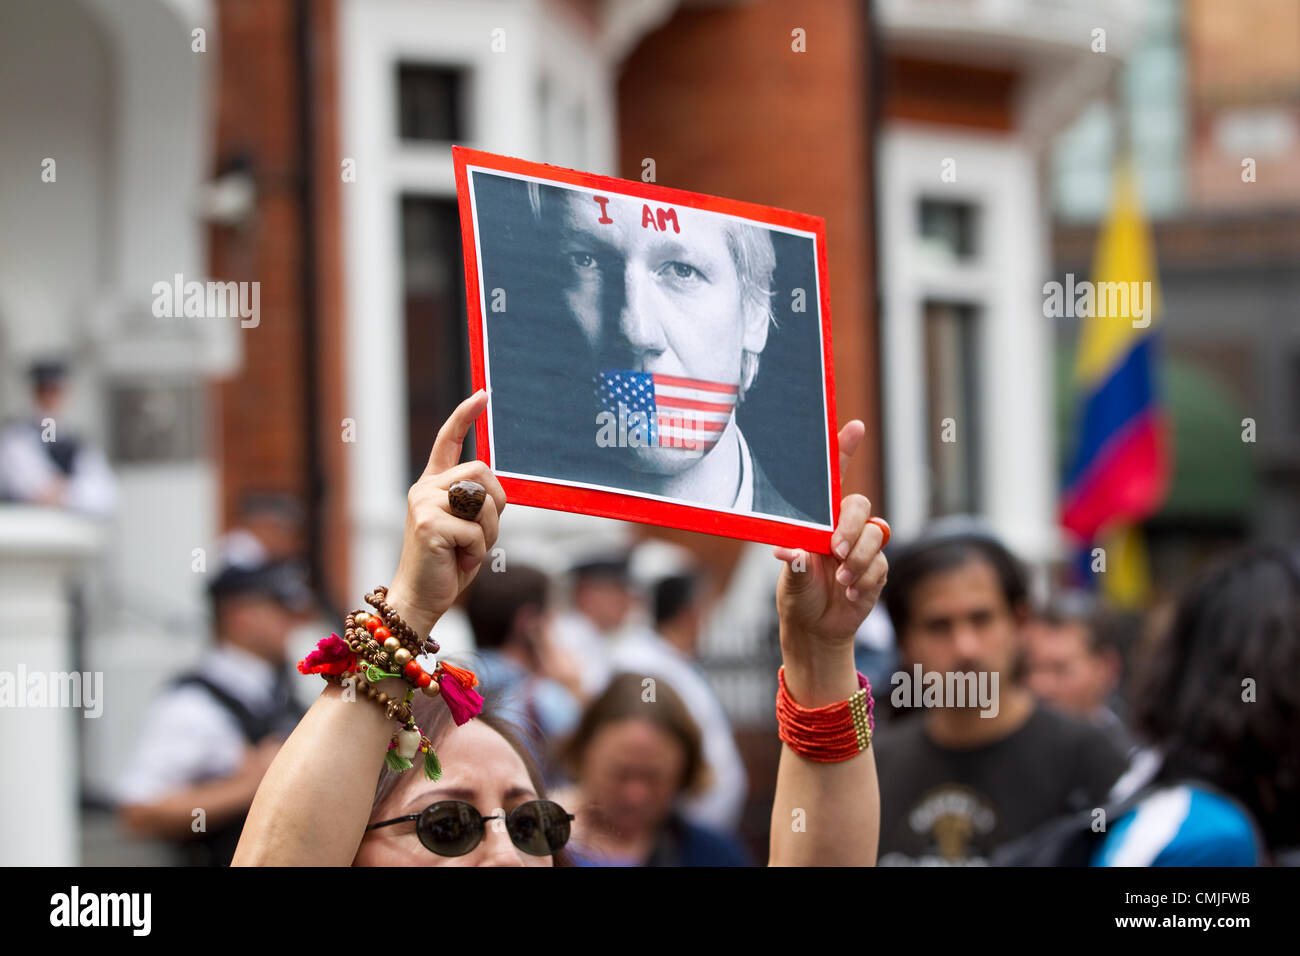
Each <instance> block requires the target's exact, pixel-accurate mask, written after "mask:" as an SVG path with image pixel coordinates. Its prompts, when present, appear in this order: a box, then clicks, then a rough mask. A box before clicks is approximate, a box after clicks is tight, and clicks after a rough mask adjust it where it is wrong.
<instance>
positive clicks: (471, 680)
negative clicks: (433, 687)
mask: <svg viewBox="0 0 1300 956" xmlns="http://www.w3.org/2000/svg"><path fill="white" fill-rule="evenodd" d="M438 675H439V676H438V685H439V687H440V688H441V689H442V693H441V695H440V696H441V697H442V699H443V700H444V701H446V702H447V709H448V710H450V711H451V719H452V720H454V721H456V726H458V727H459V726H460V725H461V724H464V723H467V722H468V721H471V720H473V719H474V718H475V717H477V716H478V715H479V714H480V713H482V711H483V696H482V695H481V694H480V693H479V692H478V691H476V690H475V689H474V685H475V684H477V683H478V676H477V675H476V674H475V673H474V672H473V671H469V670H465V669H464V668H463V667H453V666H452V665H450V664H448V663H446V662H445V661H439V662H438Z"/></svg>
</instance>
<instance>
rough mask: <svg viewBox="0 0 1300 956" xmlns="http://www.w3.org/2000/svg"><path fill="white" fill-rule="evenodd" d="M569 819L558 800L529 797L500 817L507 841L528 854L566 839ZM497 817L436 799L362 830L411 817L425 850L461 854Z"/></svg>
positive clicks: (480, 839) (538, 853) (558, 845)
mask: <svg viewBox="0 0 1300 956" xmlns="http://www.w3.org/2000/svg"><path fill="white" fill-rule="evenodd" d="M573 818H574V817H573V814H572V813H567V812H565V810H564V808H563V807H561V806H560V805H559V804H558V803H554V802H552V801H550V800H529V801H528V802H527V803H521V804H519V806H517V807H515V808H514V809H513V810H511V811H510V812H509V813H507V814H506V815H505V818H504V819H505V822H506V832H507V833H509V834H510V842H511V843H513V844H514V845H515V846H517V847H518V848H519V849H520V850H522V851H523V852H525V853H527V854H529V855H530V856H550V855H551V854H553V853H555V852H556V851H557V850H559V849H560V848H561V847H563V846H564V844H566V843H568V842H569V821H570V820H572V819H573ZM500 819H502V817H501V816H500V815H496V816H490V817H485V816H483V814H481V813H479V812H478V810H477V808H475V807H474V805H473V804H470V803H466V802H465V801H463V800H440V801H438V802H437V803H435V804H432V805H430V806H427V807H425V808H424V809H423V810H421V811H420V812H419V813H408V814H407V815H406V816H404V817H394V818H393V819H392V820H384V821H383V822H381V823H372V824H370V826H368V827H366V829H367V830H374V829H376V828H378V827H390V826H392V825H393V824H395V823H406V822H407V821H409V820H414V821H415V832H416V834H417V835H418V836H419V838H420V842H421V843H422V844H424V848H425V849H426V850H429V851H431V852H433V853H436V854H438V855H439V856H464V855H465V854H466V853H469V852H470V851H472V850H473V849H474V848H475V847H476V846H478V845H479V844H480V843H482V842H483V837H484V835H486V833H487V827H486V824H487V821H488V820H500Z"/></svg>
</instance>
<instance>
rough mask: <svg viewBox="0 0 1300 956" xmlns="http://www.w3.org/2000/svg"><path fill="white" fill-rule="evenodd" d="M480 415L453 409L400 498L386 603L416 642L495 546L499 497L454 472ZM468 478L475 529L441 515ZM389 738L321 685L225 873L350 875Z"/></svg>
mask: <svg viewBox="0 0 1300 956" xmlns="http://www.w3.org/2000/svg"><path fill="white" fill-rule="evenodd" d="M486 407H487V393H486V392H483V391H480V392H476V393H475V394H474V395H472V396H470V397H469V398H467V399H466V400H465V401H463V402H461V404H460V405H459V406H458V407H457V409H456V410H455V411H454V412H453V413H452V415H451V417H450V418H448V419H447V422H446V423H445V424H444V425H443V426H442V430H441V431H439V432H438V439H437V441H435V442H434V446H433V450H432V452H431V453H430V455H429V462H428V465H427V466H426V467H425V470H424V473H423V474H422V475H421V476H420V478H419V480H418V481H416V483H415V484H414V485H412V486H411V490H410V493H409V494H408V495H407V510H406V531H405V536H404V538H403V542H402V556H401V560H400V561H399V563H398V569H397V574H396V576H395V577H394V579H393V583H392V586H391V587H390V588H389V590H388V596H387V602H388V604H389V606H391V607H392V608H393V610H394V611H396V612H397V613H398V615H399V616H401V617H402V619H403V620H405V621H406V623H407V624H409V625H410V626H411V627H412V628H413V629H414V630H415V631H416V633H417V634H421V635H425V634H428V633H429V631H430V630H432V628H433V625H434V623H436V622H437V620H438V618H439V617H440V616H441V615H442V613H443V612H444V611H446V609H447V608H448V607H450V606H451V604H452V602H453V601H455V600H456V596H457V595H458V594H460V592H461V591H462V590H464V588H465V587H466V586H467V585H468V584H469V583H470V581H472V580H473V579H474V576H475V575H476V574H477V573H478V569H479V567H480V565H481V564H482V562H483V559H484V557H485V556H486V555H487V553H488V551H489V549H490V548H491V547H492V545H493V544H494V543H495V542H496V537H497V521H498V517H499V515H500V513H501V510H502V509H503V508H504V507H505V504H506V498H505V492H504V491H502V489H501V484H500V482H498V481H497V479H496V476H495V475H493V474H492V472H491V470H490V469H489V468H488V467H487V466H486V465H484V464H483V463H482V462H478V461H472V462H466V463H465V464H463V465H461V464H458V462H459V461H460V454H461V446H462V444H463V443H464V440H465V436H466V435H467V434H468V433H469V429H470V427H471V426H472V425H473V424H474V420H475V419H476V418H478V416H479V415H481V414H482V413H483V410H484V409H485V408H486ZM467 478H468V479H472V480H474V481H477V482H478V483H479V484H481V485H483V487H484V488H486V489H487V492H488V495H487V498H486V499H485V500H484V502H483V508H482V511H481V512H480V514H479V516H478V519H477V520H476V521H466V520H464V519H462V518H458V517H456V516H454V515H453V514H452V513H451V511H450V510H449V505H448V500H447V489H448V488H450V487H451V485H452V484H454V483H455V482H457V481H460V480H462V479H467ZM385 684H391V685H392V687H391V688H388V687H386V686H385V687H383V689H384V690H385V692H386V693H389V694H397V695H399V696H400V695H401V694H402V693H405V690H406V687H407V685H406V683H405V682H404V681H402V680H401V679H400V678H390V679H389V681H387V682H385ZM393 729H394V724H393V722H392V721H390V720H389V719H388V718H387V717H385V716H384V711H383V709H382V708H380V707H377V706H375V704H374V703H373V702H371V701H369V700H367V699H366V698H365V697H364V696H362V695H356V698H355V700H353V699H349V698H347V697H345V696H344V693H343V690H342V689H341V688H339V687H337V686H334V685H327V686H326V688H325V690H324V691H323V692H322V693H321V695H320V697H318V698H317V699H316V702H315V703H314V704H312V706H311V709H310V710H308V711H307V714H306V716H305V717H303V719H302V721H301V722H299V724H298V726H297V727H296V728H295V729H294V732H293V733H292V734H291V735H290V737H289V739H288V740H287V741H286V742H285V744H284V746H283V747H282V748H280V752H279V754H278V755H277V756H276V758H275V760H274V761H273V762H272V763H271V766H270V768H269V769H268V770H267V772H266V776H265V777H263V778H262V784H261V786H260V787H258V790H257V796H256V797H255V798H254V799H253V805H252V808H251V809H250V810H249V813H248V820H247V822H246V823H245V824H244V831H243V835H242V836H241V837H240V840H239V847H238V849H237V850H236V851H235V857H234V861H233V865H235V866H250V865H270V866H297V865H315V866H321V865H326V866H328V865H337V866H347V865H349V864H350V863H351V862H352V859H353V857H354V856H355V855H356V852H357V847H358V846H359V845H360V844H361V838H362V836H363V835H364V833H365V828H366V823H367V821H368V820H369V819H370V808H371V805H372V803H373V800H374V794H375V784H376V781H377V780H378V779H379V772H380V770H381V769H382V768H383V765H384V755H385V752H386V750H387V744H388V740H389V738H390V737H391V736H392V734H393Z"/></svg>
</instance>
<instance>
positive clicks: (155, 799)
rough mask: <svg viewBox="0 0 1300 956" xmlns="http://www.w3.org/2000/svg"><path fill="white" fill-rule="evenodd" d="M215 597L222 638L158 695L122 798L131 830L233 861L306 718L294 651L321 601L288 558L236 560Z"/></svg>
mask: <svg viewBox="0 0 1300 956" xmlns="http://www.w3.org/2000/svg"><path fill="white" fill-rule="evenodd" d="M209 595H210V598H211V601H212V607H213V613H214V616H215V624H216V634H217V645H216V647H215V648H213V649H212V650H211V651H210V652H209V653H208V654H207V655H205V656H204V657H203V659H202V660H201V661H200V662H199V664H198V666H197V667H196V668H195V669H194V670H193V671H191V672H189V673H187V674H185V675H183V676H181V677H180V678H178V679H176V680H174V681H173V682H172V683H171V684H170V685H169V686H168V687H167V689H166V690H165V691H163V693H162V694H161V696H160V697H159V698H158V699H157V700H155V701H154V703H153V705H152V707H151V708H150V710H149V715H148V718H147V720H146V723H145V727H144V731H143V733H142V736H141V739H140V742H139V744H138V746H137V748H136V751H135V755H134V757H133V759H132V760H131V762H130V764H129V765H128V766H127V768H126V770H125V772H124V774H123V775H122V777H121V778H120V779H119V781H118V785H117V789H116V798H117V802H118V807H119V813H120V818H121V821H122V824H123V826H124V828H125V829H126V830H127V831H128V832H129V833H131V834H133V835H135V836H141V837H153V838H155V839H162V840H167V841H171V842H174V843H176V844H178V845H179V846H180V849H181V850H182V854H181V856H182V859H183V860H184V861H185V862H188V863H192V864H204V865H225V864H228V863H229V862H230V858H231V856H233V855H234V850H235V846H236V844H237V843H238V841H239V833H240V830H241V829H242V827H243V821H244V816H245V814H246V813H247V811H248V808H249V807H250V806H251V805H252V801H253V794H254V793H256V792H257V787H258V784H259V783H260V782H261V780H262V775H263V773H265V771H266V768H267V767H268V766H270V763H271V760H272V759H273V758H274V757H275V754H276V753H277V752H278V751H279V749H280V744H281V743H282V742H283V740H284V738H285V737H287V736H288V734H289V732H290V731H291V730H292V729H293V727H294V725H295V724H296V723H297V722H298V720H299V718H300V717H301V716H302V711H301V709H300V708H299V706H298V705H297V703H296V702H295V701H294V700H293V696H292V694H291V693H290V684H289V680H290V677H289V666H288V661H287V658H286V657H285V654H286V648H287V643H288V639H289V634H290V631H291V630H292V627H293V625H294V623H295V621H296V620H297V619H298V617H299V615H301V614H303V613H305V612H306V611H308V610H309V609H310V607H311V603H312V602H311V592H310V590H309V589H308V588H307V585H306V583H305V581H304V576H303V575H302V572H301V570H300V569H299V568H298V567H297V566H296V565H294V564H293V563H291V562H285V561H281V562H271V563H268V564H263V565H257V566H252V567H248V566H240V565H231V566H229V567H227V568H225V569H224V570H223V571H221V573H220V574H218V576H217V577H216V578H215V579H214V581H213V583H212V585H211V587H210V588H209ZM199 811H202V812H201V813H200V812H199Z"/></svg>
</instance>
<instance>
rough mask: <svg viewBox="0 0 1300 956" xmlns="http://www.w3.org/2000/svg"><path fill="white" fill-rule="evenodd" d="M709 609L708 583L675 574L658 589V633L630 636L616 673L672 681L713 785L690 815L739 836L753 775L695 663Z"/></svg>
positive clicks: (693, 802)
mask: <svg viewBox="0 0 1300 956" xmlns="http://www.w3.org/2000/svg"><path fill="white" fill-rule="evenodd" d="M705 610H706V595H705V588H704V581H703V579H702V578H701V577H700V576H699V575H698V574H694V573H687V574H674V575H671V576H669V577H666V578H664V579H662V580H660V581H659V582H658V583H657V584H656V585H655V587H654V629H653V630H650V629H648V628H647V629H645V630H642V631H639V632H637V633H634V634H632V635H629V636H628V637H627V638H625V639H624V640H623V641H621V642H620V643H619V644H618V645H617V646H616V647H615V649H614V653H613V665H614V669H615V670H616V671H622V672H628V673H634V674H639V675H642V676H643V677H654V678H658V679H660V680H663V681H665V682H666V683H668V684H669V685H670V686H671V687H672V688H673V690H675V691H677V693H678V695H679V696H680V697H681V698H682V700H683V702H684V703H685V704H686V708H687V710H689V711H690V714H691V718H692V719H693V720H694V721H695V723H696V724H697V725H698V726H699V728H700V736H701V742H702V744H703V750H704V759H705V762H706V763H707V764H708V766H709V769H710V771H711V774H712V776H711V782H710V783H709V785H708V787H707V788H706V789H705V790H704V791H702V792H701V793H700V794H699V795H697V796H695V797H692V798H690V799H689V800H687V801H685V802H684V804H683V807H682V810H683V813H684V814H685V816H686V817H687V818H688V819H689V820H691V821H692V822H694V823H698V824H700V825H702V826H707V827H712V828H713V829H715V830H722V831H726V832H734V831H735V830H736V827H737V826H738V825H739V823H740V817H741V813H742V812H743V810H744V804H745V795H746V792H747V789H748V782H749V781H748V775H747V774H746V773H745V764H744V761H743V760H741V757H740V751H739V750H738V749H737V747H736V739H735V737H734V736H733V735H732V732H731V722H730V721H729V720H728V719H727V712H726V710H725V709H723V706H722V701H721V700H719V699H718V695H717V692H716V691H715V690H714V689H713V686H712V685H711V684H710V683H709V680H708V678H707V677H706V676H705V674H704V672H703V671H702V670H701V669H700V667H699V665H698V664H697V663H696V662H695V649H696V645H697V644H698V642H699V639H700V632H701V628H702V625H703V621H704V614H705Z"/></svg>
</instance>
